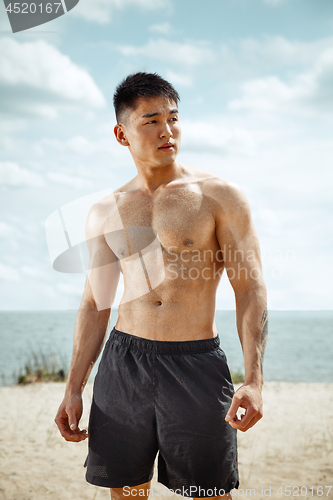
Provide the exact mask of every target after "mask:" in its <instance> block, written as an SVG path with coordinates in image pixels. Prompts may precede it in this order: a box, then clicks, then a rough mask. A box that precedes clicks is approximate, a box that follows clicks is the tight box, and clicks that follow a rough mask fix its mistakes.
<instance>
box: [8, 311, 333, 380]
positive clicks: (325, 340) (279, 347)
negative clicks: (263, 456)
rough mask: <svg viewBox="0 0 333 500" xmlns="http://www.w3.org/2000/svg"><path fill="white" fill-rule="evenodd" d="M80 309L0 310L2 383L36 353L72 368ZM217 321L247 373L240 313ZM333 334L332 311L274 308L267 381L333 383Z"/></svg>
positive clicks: (227, 348) (233, 365)
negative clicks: (49, 355) (75, 329)
mask: <svg viewBox="0 0 333 500" xmlns="http://www.w3.org/2000/svg"><path fill="white" fill-rule="evenodd" d="M76 314H77V311H76V310H75V311H74V310H71V311H55V310H51V311H46V310H43V311H0V346H1V348H0V385H13V384H15V383H16V382H17V377H18V375H19V374H20V373H23V370H24V367H25V364H26V363H27V362H28V361H29V360H31V358H32V355H33V353H36V354H45V355H48V354H50V353H52V354H53V355H54V357H55V358H56V359H57V360H58V363H59V366H60V365H61V366H60V367H61V368H64V369H65V370H67V369H68V367H69V364H70V359H71V354H72V341H73V332H74V324H75V318H76ZM116 320H117V310H113V311H112V315H111V322H110V329H109V331H110V330H111V329H112V327H113V326H114V325H115V323H116ZM215 321H216V326H217V330H218V335H219V337H220V340H221V348H222V349H223V350H224V352H225V353H226V356H227V359H228V364H229V367H230V370H231V371H234V372H235V371H240V372H243V373H244V367H243V356H242V349H241V345H240V342H239V338H238V334H237V329H236V312H235V311H234V310H232V311H224V310H218V311H216V316H215ZM128 333H130V332H128ZM332 334H333V311H332V310H325V311H319V310H317V311H278V310H272V311H269V334H268V342H267V348H266V355H265V363H264V378H265V381H267V382H269V381H277V382H280V381H281V382H282V381H286V382H326V383H333V363H332V359H333V335H332ZM98 363H99V360H98V361H97V363H96V365H95V367H94V369H93V372H92V374H91V377H90V380H93V377H94V375H95V374H96V372H97V367H98Z"/></svg>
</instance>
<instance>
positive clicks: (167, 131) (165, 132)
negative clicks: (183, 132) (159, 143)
mask: <svg viewBox="0 0 333 500" xmlns="http://www.w3.org/2000/svg"><path fill="white" fill-rule="evenodd" d="M160 137H161V138H162V137H172V130H171V128H170V125H169V124H168V123H164V124H163V126H162V130H161V131H160Z"/></svg>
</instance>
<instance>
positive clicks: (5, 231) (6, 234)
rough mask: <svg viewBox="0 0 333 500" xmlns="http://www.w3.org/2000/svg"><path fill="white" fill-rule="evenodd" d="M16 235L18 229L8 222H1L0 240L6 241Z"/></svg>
mask: <svg viewBox="0 0 333 500" xmlns="http://www.w3.org/2000/svg"><path fill="white" fill-rule="evenodd" d="M15 234H16V229H15V228H14V227H13V226H10V225H9V224H7V223H6V222H3V221H0V239H4V240H6V239H7V238H10V237H12V236H13V235H15Z"/></svg>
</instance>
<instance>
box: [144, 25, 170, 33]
mask: <svg viewBox="0 0 333 500" xmlns="http://www.w3.org/2000/svg"><path fill="white" fill-rule="evenodd" d="M149 31H151V32H153V33H159V34H161V35H169V34H170V33H171V31H172V26H171V24H170V23H163V24H152V25H151V26H149Z"/></svg>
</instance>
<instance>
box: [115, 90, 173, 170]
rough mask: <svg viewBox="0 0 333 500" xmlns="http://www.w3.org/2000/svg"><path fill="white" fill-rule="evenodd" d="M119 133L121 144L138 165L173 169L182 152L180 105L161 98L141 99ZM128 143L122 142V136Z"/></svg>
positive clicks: (117, 134)
mask: <svg viewBox="0 0 333 500" xmlns="http://www.w3.org/2000/svg"><path fill="white" fill-rule="evenodd" d="M124 121H125V123H124V124H122V125H120V126H119V125H117V126H116V128H115V132H116V130H117V127H121V130H120V129H118V133H117V132H116V137H117V139H118V141H119V142H121V144H123V145H125V146H128V148H129V150H130V152H131V154H132V156H133V159H134V161H135V163H136V165H142V166H143V165H144V166H151V167H163V166H167V165H171V164H172V163H173V162H174V161H175V160H176V157H177V154H178V152H179V148H180V139H181V129H180V123H179V117H178V109H177V105H176V103H175V102H173V101H169V100H167V99H164V98H161V97H149V98H147V99H145V98H139V99H138V100H137V101H136V107H135V109H134V110H133V111H132V112H130V113H128V115H127V118H126V119H125V120H124ZM122 133H123V136H124V137H125V141H123V140H122V141H120V140H119V134H120V136H122Z"/></svg>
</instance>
